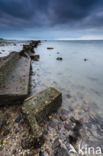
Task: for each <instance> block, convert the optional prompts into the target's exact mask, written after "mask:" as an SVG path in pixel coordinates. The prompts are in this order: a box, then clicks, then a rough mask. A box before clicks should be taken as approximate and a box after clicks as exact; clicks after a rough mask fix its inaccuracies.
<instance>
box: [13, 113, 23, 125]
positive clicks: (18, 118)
mask: <svg viewBox="0 0 103 156" xmlns="http://www.w3.org/2000/svg"><path fill="white" fill-rule="evenodd" d="M21 119H22V114H21V113H20V112H19V114H18V116H17V118H16V119H15V122H17V123H19V122H20V121H21Z"/></svg>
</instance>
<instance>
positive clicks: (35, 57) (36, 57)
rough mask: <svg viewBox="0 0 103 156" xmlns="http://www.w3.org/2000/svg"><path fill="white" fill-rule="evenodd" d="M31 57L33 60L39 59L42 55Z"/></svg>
mask: <svg viewBox="0 0 103 156" xmlns="http://www.w3.org/2000/svg"><path fill="white" fill-rule="evenodd" d="M30 57H31V59H32V60H33V61H38V60H39V58H40V55H31V56H30Z"/></svg>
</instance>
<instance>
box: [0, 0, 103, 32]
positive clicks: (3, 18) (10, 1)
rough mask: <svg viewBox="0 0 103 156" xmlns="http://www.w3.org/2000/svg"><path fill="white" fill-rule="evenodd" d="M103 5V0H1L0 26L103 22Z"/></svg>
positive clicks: (15, 27) (96, 24)
mask: <svg viewBox="0 0 103 156" xmlns="http://www.w3.org/2000/svg"><path fill="white" fill-rule="evenodd" d="M102 6H103V1H102V0H0V30H8V29H14V30H17V29H21V30H22V29H26V28H28V29H29V28H36V27H38V28H43V27H48V28H49V27H52V26H53V27H55V26H57V27H58V28H59V27H61V25H64V27H65V26H68V27H69V26H71V25H72V26H73V27H75V26H76V27H77V26H78V27H86V26H87V27H94V26H96V27H97V26H102V24H103V22H102V21H103V20H102V19H103V16H102V15H103V14H102V13H103V7H102ZM90 21H91V24H90ZM97 22H98V23H97Z"/></svg>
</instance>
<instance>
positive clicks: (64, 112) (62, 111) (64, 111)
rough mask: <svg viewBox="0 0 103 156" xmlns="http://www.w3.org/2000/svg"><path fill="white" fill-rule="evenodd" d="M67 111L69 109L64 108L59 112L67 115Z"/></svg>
mask: <svg viewBox="0 0 103 156" xmlns="http://www.w3.org/2000/svg"><path fill="white" fill-rule="evenodd" d="M68 113H69V111H68V110H66V109H62V110H61V114H63V115H68Z"/></svg>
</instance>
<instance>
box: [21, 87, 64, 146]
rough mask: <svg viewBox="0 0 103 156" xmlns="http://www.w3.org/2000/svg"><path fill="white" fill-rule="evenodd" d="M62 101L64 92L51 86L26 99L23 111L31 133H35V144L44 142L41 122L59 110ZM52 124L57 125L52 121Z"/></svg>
mask: <svg viewBox="0 0 103 156" xmlns="http://www.w3.org/2000/svg"><path fill="white" fill-rule="evenodd" d="M61 102H62V94H61V93H60V92H59V91H57V90H56V89H55V88H51V87H50V88H47V89H45V90H43V91H42V92H39V93H38V94H36V95H33V96H31V97H29V98H28V99H26V100H25V101H24V104H23V106H22V112H23V116H24V120H26V121H27V123H28V125H29V126H28V128H29V129H30V130H31V131H30V132H31V135H33V139H34V143H35V145H37V144H38V143H39V145H41V143H44V137H43V136H44V127H41V123H44V122H45V121H46V120H47V119H48V118H49V116H50V115H51V114H52V113H54V112H56V111H57V109H58V107H59V106H61ZM51 126H52V127H55V124H54V123H52V124H51Z"/></svg>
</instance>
